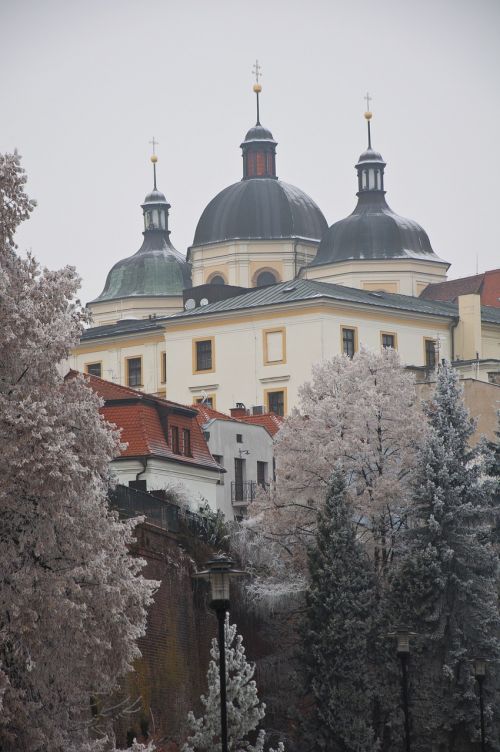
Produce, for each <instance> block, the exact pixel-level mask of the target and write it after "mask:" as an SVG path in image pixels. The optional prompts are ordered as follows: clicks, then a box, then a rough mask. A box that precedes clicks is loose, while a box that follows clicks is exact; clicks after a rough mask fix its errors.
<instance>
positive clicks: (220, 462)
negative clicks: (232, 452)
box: [212, 454, 223, 465]
mask: <svg viewBox="0 0 500 752" xmlns="http://www.w3.org/2000/svg"><path fill="white" fill-rule="evenodd" d="M212 457H213V458H214V460H215V461H216V462H217V464H218V465H223V462H222V460H223V457H222V454H212Z"/></svg>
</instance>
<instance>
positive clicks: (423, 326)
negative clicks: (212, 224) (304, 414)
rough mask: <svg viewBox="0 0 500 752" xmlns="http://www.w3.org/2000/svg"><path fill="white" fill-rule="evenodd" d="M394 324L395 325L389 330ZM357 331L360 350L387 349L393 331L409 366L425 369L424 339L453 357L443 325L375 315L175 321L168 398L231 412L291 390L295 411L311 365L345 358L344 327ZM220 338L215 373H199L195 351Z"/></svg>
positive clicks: (310, 313)
mask: <svg viewBox="0 0 500 752" xmlns="http://www.w3.org/2000/svg"><path fill="white" fill-rule="evenodd" d="M388 322H389V323H390V325H389V326H388V325H387V324H388ZM342 326H345V327H351V328H354V329H356V330H357V341H358V344H359V346H362V345H364V346H366V347H368V348H370V349H372V350H379V349H380V346H381V345H380V341H381V333H382V332H383V331H385V332H387V331H390V332H391V333H394V334H395V335H396V342H397V346H398V349H399V352H400V353H401V357H402V360H403V362H404V363H407V364H411V365H423V357H424V347H423V343H424V338H425V337H429V338H433V339H434V338H436V337H437V335H438V334H439V336H440V339H441V355H442V357H450V353H449V347H450V338H449V336H448V337H447V336H446V333H447V332H448V328H447V326H446V324H443V322H442V321H439V322H438V321H433V322H425V323H423V322H422V321H416V320H415V319H411V318H410V317H409V318H407V319H405V318H401V317H398V316H392V317H391V316H390V315H386V316H383V317H382V316H378V317H377V316H375V315H374V314H373V312H368V311H363V312H361V311H358V310H353V309H350V310H349V309H346V308H345V307H344V308H340V307H339V308H337V309H335V308H334V307H332V306H311V307H310V308H306V307H303V308H301V309H300V310H297V309H296V310H293V311H292V310H291V311H286V312H285V311H283V310H282V311H281V312H273V311H270V312H268V313H265V312H261V313H259V314H257V315H256V314H255V313H253V314H250V315H248V314H247V315H245V316H242V315H239V316H235V317H234V318H226V319H219V320H212V321H208V320H205V321H199V322H198V321H195V320H193V321H190V322H189V323H187V322H180V321H178V322H174V321H172V322H167V323H166V333H165V338H166V348H167V353H168V356H167V384H168V395H169V397H170V398H171V399H174V400H176V401H179V402H185V403H188V404H189V403H190V402H192V401H193V400H194V399H195V398H196V397H200V396H201V395H202V394H203V392H206V393H207V394H216V397H217V409H219V410H222V411H223V412H227V411H228V410H229V409H230V408H231V407H234V405H235V404H236V402H243V403H244V404H245V405H246V406H247V407H250V406H253V405H265V398H266V394H267V393H268V392H269V391H273V390H274V391H278V390H280V391H281V390H283V391H284V392H286V401H287V404H288V409H291V408H292V407H294V406H295V405H297V402H298V389H299V387H300V385H301V384H302V383H303V382H304V381H307V380H308V379H310V377H311V366H312V364H313V363H316V362H318V361H321V360H322V359H325V358H329V357H332V356H333V355H336V354H339V353H340V352H341V327H342ZM277 330H279V331H283V336H284V338H285V342H286V345H285V347H286V361H284V362H279V363H275V364H274V363H268V362H266V352H265V333H266V331H277ZM203 338H205V339H207V340H208V339H212V342H213V348H214V349H213V362H214V364H215V368H214V370H212V371H210V372H208V371H207V372H205V373H200V372H197V373H193V368H192V347H193V341H194V340H198V339H203Z"/></svg>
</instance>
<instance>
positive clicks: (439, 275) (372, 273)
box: [300, 259, 448, 297]
mask: <svg viewBox="0 0 500 752" xmlns="http://www.w3.org/2000/svg"><path fill="white" fill-rule="evenodd" d="M447 268H448V264H445V263H443V264H438V263H432V262H429V261H425V260H422V259H391V260H377V261H360V260H356V261H342V262H338V263H335V264H329V265H324V266H317V267H314V266H313V267H308V268H307V267H306V268H302V269H301V270H300V276H301V277H303V278H304V279H317V280H319V281H321V282H332V283H334V284H340V285H345V286H347V287H356V288H359V289H365V290H377V289H379V290H385V291H386V292H397V293H400V294H401V295H411V296H413V297H418V296H419V295H420V293H421V292H422V290H423V289H424V288H425V287H426V286H427V285H428V284H430V283H432V282H443V281H444V280H445V279H446V271H447Z"/></svg>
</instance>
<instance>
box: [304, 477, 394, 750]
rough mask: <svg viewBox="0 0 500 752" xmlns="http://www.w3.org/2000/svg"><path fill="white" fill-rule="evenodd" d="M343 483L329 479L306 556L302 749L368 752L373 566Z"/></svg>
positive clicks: (374, 625) (371, 738)
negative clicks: (306, 702) (307, 706)
mask: <svg viewBox="0 0 500 752" xmlns="http://www.w3.org/2000/svg"><path fill="white" fill-rule="evenodd" d="M352 517H353V513H352V508H351V506H350V505H349V504H348V502H347V500H346V486H345V481H344V479H343V476H342V475H341V474H340V473H339V472H336V473H335V474H334V475H333V477H332V480H331V484H330V488H329V492H328V495H327V499H326V504H325V508H324V511H322V512H320V513H319V515H318V530H317V536H316V545H315V546H314V547H313V548H311V549H310V550H309V556H308V558H309V570H310V588H309V591H308V594H307V611H306V619H305V624H304V626H303V630H302V641H303V646H302V650H301V660H302V665H303V669H304V678H305V687H306V692H307V693H308V695H309V696H310V699H311V701H312V705H313V707H312V712H311V713H310V715H309V717H308V718H307V719H306V720H305V722H304V737H305V739H304V741H305V742H306V749H308V750H309V749H311V750H315V752H316V750H318V751H319V750H328V752H336V751H337V750H339V751H340V750H341V751H342V752H351V751H352V752H368V750H369V751H370V752H372V750H375V749H378V748H379V744H378V743H377V742H376V739H375V733H374V729H373V724H372V720H373V710H374V700H375V695H376V694H378V692H376V690H375V682H374V672H373V670H372V669H373V656H374V650H373V648H374V637H375V634H376V633H377V632H378V631H379V627H380V625H379V624H378V618H377V613H378V605H377V580H376V576H375V571H374V567H373V563H372V562H371V561H370V559H369V557H368V556H367V554H366V551H365V550H364V549H363V547H362V546H361V544H360V543H359V542H358V541H357V540H356V526H355V525H354V524H353V521H352Z"/></svg>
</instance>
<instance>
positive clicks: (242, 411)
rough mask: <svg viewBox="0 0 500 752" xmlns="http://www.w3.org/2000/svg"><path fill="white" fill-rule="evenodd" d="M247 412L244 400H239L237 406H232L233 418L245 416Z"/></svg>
mask: <svg viewBox="0 0 500 752" xmlns="http://www.w3.org/2000/svg"><path fill="white" fill-rule="evenodd" d="M246 414H247V409H246V407H245V405H244V404H243V402H237V403H236V407H232V408H231V418H244V417H245V416H246Z"/></svg>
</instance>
